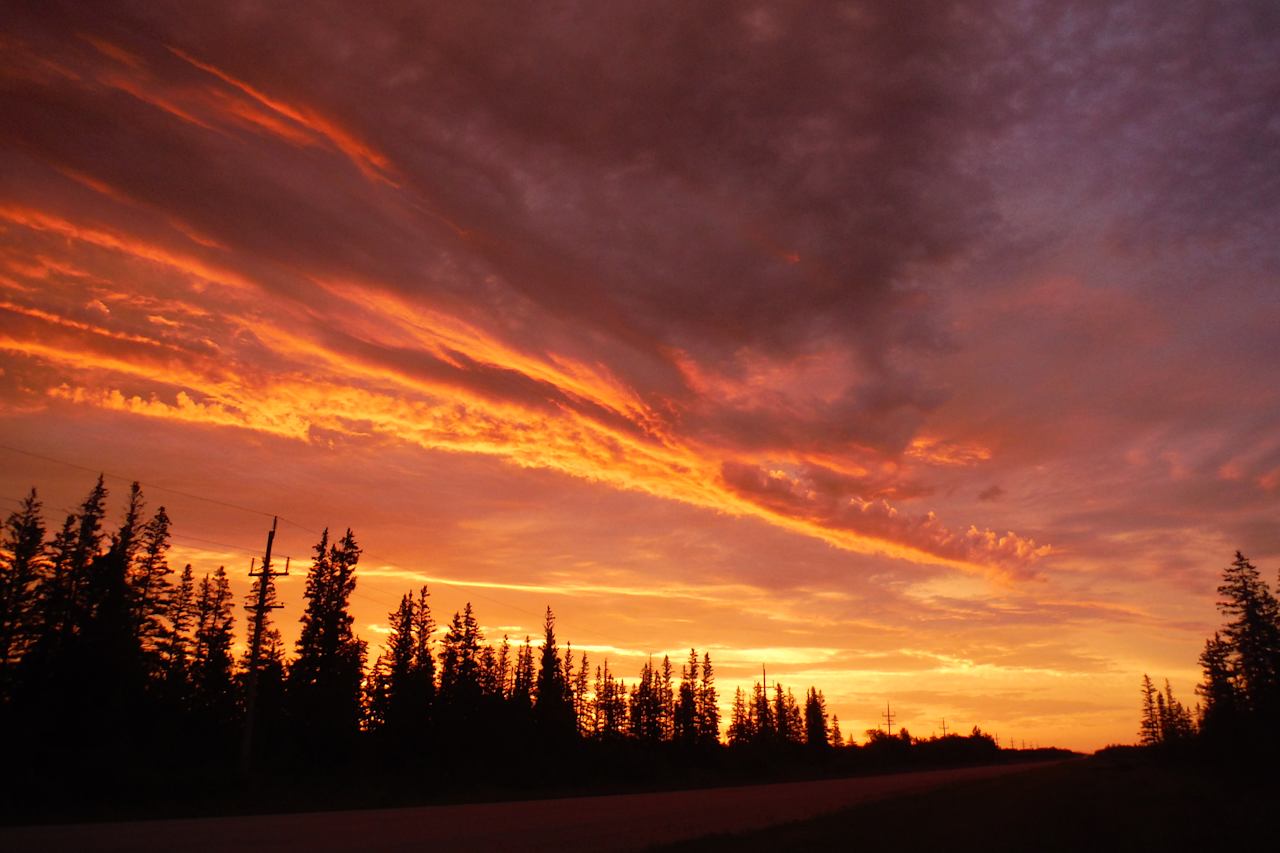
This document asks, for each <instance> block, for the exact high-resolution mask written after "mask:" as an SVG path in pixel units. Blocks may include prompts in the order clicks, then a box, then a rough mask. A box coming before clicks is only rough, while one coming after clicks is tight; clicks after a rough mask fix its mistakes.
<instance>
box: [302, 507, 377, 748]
mask: <svg viewBox="0 0 1280 853" xmlns="http://www.w3.org/2000/svg"><path fill="white" fill-rule="evenodd" d="M359 559H360V548H359V546H358V545H357V544H356V540H355V536H354V535H353V534H352V532H351V531H350V530H348V531H347V532H346V535H344V536H343V537H342V539H341V540H340V541H339V542H338V543H337V544H334V545H330V544H329V533H328V530H326V531H324V533H323V534H322V536H321V538H320V542H319V544H317V545H316V547H315V557H314V559H313V560H312V564H311V569H310V571H308V572H307V583H306V590H305V591H304V593H303V595H304V597H305V598H306V599H307V605H306V608H305V609H304V611H303V614H302V620H301V621H302V631H301V633H300V634H299V637H298V642H297V657H296V659H295V660H294V661H293V663H292V664H291V665H290V667H289V674H288V679H287V692H286V696H287V704H288V709H289V718H290V725H291V727H292V728H293V730H294V731H296V732H297V733H298V737H299V741H300V746H301V748H302V749H303V754H304V755H308V756H313V757H314V758H315V760H323V759H324V758H325V757H328V758H330V759H332V762H333V763H341V762H343V761H346V760H347V759H348V758H349V757H350V754H351V751H352V749H353V746H354V740H355V737H356V734H357V732H358V729H359V725H360V719H361V716H362V710H363V709H362V706H361V689H360V687H361V681H362V679H363V676H364V658H365V644H364V642H363V641H362V640H360V638H358V637H356V636H355V634H354V632H353V630H352V624H353V619H352V616H351V613H350V610H349V603H348V600H349V597H350V595H351V593H352V592H354V591H355V587H356V578H355V569H356V565H357V563H358V562H359Z"/></svg>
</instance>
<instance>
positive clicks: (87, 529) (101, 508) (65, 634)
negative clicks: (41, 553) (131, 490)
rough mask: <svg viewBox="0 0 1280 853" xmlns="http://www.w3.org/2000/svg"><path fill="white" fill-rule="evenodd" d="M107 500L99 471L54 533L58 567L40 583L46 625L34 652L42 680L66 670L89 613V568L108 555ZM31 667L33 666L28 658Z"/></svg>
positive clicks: (37, 675)
mask: <svg viewBox="0 0 1280 853" xmlns="http://www.w3.org/2000/svg"><path fill="white" fill-rule="evenodd" d="M106 500H107V489H106V487H105V486H104V485H103V482H102V477H101V476H99V477H98V482H97V483H96V484H95V485H94V487H93V488H92V489H91V490H90V491H89V494H88V496H87V497H86V498H85V499H84V502H83V503H81V504H80V507H79V509H78V511H77V512H75V513H73V514H71V515H68V516H67V520H66V522H65V523H64V524H63V526H62V529H61V530H60V531H59V533H58V534H57V536H55V537H54V540H53V545H52V548H51V551H52V567H51V568H52V570H51V572H50V576H49V578H48V580H47V581H46V582H45V583H43V584H41V586H40V610H41V612H42V614H43V619H42V624H41V625H40V629H39V636H38V637H37V640H36V644H35V648H33V649H32V650H31V654H30V655H29V657H30V658H31V666H30V669H31V670H32V671H33V674H34V675H35V678H36V680H37V681H40V682H44V681H48V680H50V679H53V680H56V679H57V676H58V673H59V672H60V670H61V663H60V661H59V658H60V656H61V655H62V653H63V650H64V649H65V647H66V645H67V643H68V641H69V640H70V638H71V637H72V636H74V635H75V634H77V633H79V632H80V630H81V629H82V628H83V627H84V623H85V621H86V619H87V617H88V609H89V608H88V605H87V603H86V600H85V595H86V592H85V591H86V588H87V587H88V586H89V574H90V571H89V569H90V567H91V566H92V565H93V563H94V562H95V561H96V560H97V559H98V558H99V557H100V556H101V554H102V540H103V533H102V521H103V518H104V515H105V512H106ZM25 668H28V667H27V665H26V663H25V662H24V669H25Z"/></svg>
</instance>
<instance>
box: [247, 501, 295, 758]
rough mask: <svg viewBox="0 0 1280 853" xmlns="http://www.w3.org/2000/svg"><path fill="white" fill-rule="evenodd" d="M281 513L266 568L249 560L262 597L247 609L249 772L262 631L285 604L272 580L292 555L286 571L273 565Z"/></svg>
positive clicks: (271, 533) (274, 520) (273, 528)
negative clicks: (271, 599)
mask: <svg viewBox="0 0 1280 853" xmlns="http://www.w3.org/2000/svg"><path fill="white" fill-rule="evenodd" d="M278 522H279V518H278V517H272V519H271V530H270V531H268V533H267V550H266V553H265V554H264V555H263V557H262V568H261V569H259V570H258V571H256V572H255V571H254V570H253V562H252V561H250V563H249V577H251V578H257V579H258V586H257V594H258V598H257V601H255V602H254V603H253V604H247V605H245V608H244V609H245V610H248V611H249V612H250V613H252V614H253V635H252V639H251V640H250V641H249V685H248V690H247V691H246V694H247V695H246V697H245V717H244V738H243V740H241V742H240V772H241V774H242V775H244V776H246V777H247V776H248V775H249V771H250V769H252V767H253V727H254V722H255V720H256V717H257V710H258V669H259V667H260V665H261V663H262V632H263V630H264V629H265V628H266V624H267V613H268V612H269V611H271V610H277V609H279V608H281V607H284V605H283V604H270V603H268V596H269V595H270V594H271V590H272V583H271V582H272V580H273V579H275V578H279V577H284V576H286V575H288V574H289V558H288V557H286V558H285V564H284V571H283V572H277V571H274V570H273V569H272V568H271V546H272V545H274V544H275V541H276V524H277V523H278Z"/></svg>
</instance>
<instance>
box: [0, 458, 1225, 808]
mask: <svg viewBox="0 0 1280 853" xmlns="http://www.w3.org/2000/svg"><path fill="white" fill-rule="evenodd" d="M107 499H108V493H107V488H106V487H105V485H104V481H103V478H102V477H99V478H98V480H97V482H96V483H95V484H94V486H93V487H92V489H90V491H89V493H88V495H87V496H86V497H85V498H84V500H83V502H82V503H81V504H79V505H78V507H76V509H75V511H73V512H71V513H70V514H68V515H67V517H66V518H65V520H64V521H63V522H62V524H61V525H59V526H57V527H56V528H55V529H53V531H52V533H50V531H49V529H48V528H47V527H46V522H45V519H44V514H43V508H42V506H41V502H40V500H39V497H38V495H37V492H36V490H35V489H34V488H32V489H31V491H30V493H29V494H28V495H27V496H26V498H25V499H24V500H23V501H21V503H20V505H19V507H18V509H16V510H15V511H13V512H12V513H10V514H9V516H8V518H7V519H6V520H5V522H4V527H3V532H2V534H0V732H3V733H4V734H3V738H4V740H5V744H4V747H5V750H6V752H7V754H8V755H9V756H10V758H11V760H10V762H9V767H10V770H9V772H7V773H6V774H4V788H5V791H4V793H5V794H6V798H5V802H6V805H7V808H8V811H9V814H8V815H6V817H8V818H9V819H13V818H14V817H19V818H21V817H30V816H31V815H32V814H43V813H46V812H48V813H53V814H62V813H69V814H73V815H74V814H78V813H80V812H82V811H84V810H88V811H89V812H92V811H93V809H95V808H96V809H98V810H99V812H101V811H102V810H103V809H104V808H105V809H108V811H109V810H110V809H113V808H121V809H124V810H125V811H127V812H129V813H135V814H136V813H143V814H146V813H149V812H154V813H163V812H165V811H167V810H172V809H174V808H180V807H179V806H177V805H175V803H179V802H181V803H186V804H188V805H189V804H190V802H191V801H192V799H193V798H195V799H199V798H205V799H211V800H213V801H215V802H221V800H220V798H223V799H225V796H226V794H227V792H230V791H248V792H251V793H252V792H256V791H260V790H262V789H263V787H264V786H265V785H269V784H273V783H274V782H279V783H281V785H282V786H283V787H284V788H287V789H288V790H291V791H293V792H294V794H295V795H296V796H298V797H300V800H299V801H298V804H299V805H314V804H315V802H316V801H323V803H324V804H330V805H333V804H355V803H360V802H378V803H381V802H409V801H423V800H431V799H448V798H450V797H455V798H456V797H465V796H467V792H468V791H471V792H476V791H488V792H489V793H488V794H485V795H489V796H501V795H504V794H503V793H502V792H499V793H497V794H495V793H493V792H492V790H491V789H493V788H494V787H495V786H497V787H503V789H504V791H505V792H507V793H509V792H510V790H511V789H515V790H527V789H529V788H541V789H548V788H560V789H565V790H596V789H599V788H600V787H601V786H605V787H608V786H613V787H615V788H616V787H618V786H624V787H625V786H626V785H655V784H656V785H664V784H667V785H670V784H674V785H687V784H707V783H719V782H723V781H726V780H729V781H739V780H753V779H763V778H780V777H787V776H805V775H813V774H815V773H818V774H821V773H849V772H859V771H863V770H877V769H889V768H898V767H905V766H942V765H948V764H959V763H976V762H983V761H994V760H1000V759H1001V756H1002V752H1004V753H1009V752H1010V751H1007V750H1006V751H1002V750H1000V748H999V747H998V745H997V744H996V742H995V740H994V739H993V738H992V737H990V736H989V735H986V734H984V733H983V732H981V731H980V730H978V729H977V728H975V729H974V730H973V731H972V732H971V733H970V734H969V735H968V736H957V735H955V734H951V735H948V736H946V737H942V738H938V737H933V738H928V739H918V738H913V737H911V735H910V734H909V733H908V732H907V731H906V730H905V729H902V730H900V731H899V732H897V733H892V732H885V731H880V730H876V729H873V730H870V731H868V732H867V733H866V735H867V740H866V742H865V743H864V744H862V745H858V744H857V743H856V742H855V739H854V738H853V736H852V735H849V736H848V737H845V736H844V735H843V734H842V733H841V731H840V725H839V720H838V719H836V718H834V717H831V716H829V715H828V712H827V709H826V705H825V700H824V697H823V694H822V691H821V690H819V689H817V688H815V687H810V688H808V689H807V690H806V691H805V692H804V697H803V699H802V700H801V699H798V698H797V697H796V696H795V694H794V693H793V691H792V690H791V689H787V688H784V687H783V685H782V684H781V683H779V682H776V681H775V682H774V683H773V684H772V685H770V684H769V683H768V680H767V675H766V674H765V673H764V672H762V674H761V679H760V680H759V681H757V682H756V683H755V684H754V687H753V689H752V690H750V691H745V692H744V691H742V690H741V689H739V690H737V691H735V695H734V697H733V701H732V704H731V706H729V707H730V710H729V713H728V714H727V715H726V716H727V719H724V720H722V719H721V704H720V697H719V694H718V692H717V688H716V677H715V666H714V662H713V661H712V659H711V656H710V654H709V653H706V652H704V653H702V654H699V653H698V651H697V650H694V649H691V650H690V652H689V656H688V658H687V659H686V660H683V661H680V662H679V663H678V665H677V664H676V663H673V662H672V661H671V660H670V658H669V657H663V659H662V660H661V661H655V660H650V661H647V662H645V663H644V664H643V666H642V668H641V670H640V672H639V673H638V675H637V677H635V678H634V679H633V680H632V681H630V682H629V683H627V682H625V681H624V679H623V678H622V677H621V676H620V675H619V674H618V673H616V672H614V671H613V670H612V669H611V668H610V665H609V661H608V660H607V659H603V660H600V661H599V662H596V661H593V660H592V659H590V658H589V657H588V655H587V654H586V653H582V654H575V653H574V651H573V649H572V646H571V645H570V644H568V643H564V644H563V645H562V643H561V640H560V637H559V636H558V635H557V626H556V620H555V616H554V614H553V613H552V611H551V609H550V608H549V607H548V608H547V610H546V615H545V622H544V626H543V633H542V636H541V638H540V642H539V643H538V644H537V645H536V646H535V645H534V643H533V641H532V639H531V638H529V637H525V638H523V641H522V642H512V641H511V639H510V638H508V637H506V636H504V637H503V638H502V639H501V641H500V642H494V641H491V640H489V639H488V638H486V637H485V636H483V633H482V631H481V629H480V626H479V621H478V619H477V616H476V614H475V612H474V610H473V609H472V607H471V605H470V604H467V605H466V606H465V607H464V608H463V609H462V610H461V611H460V612H456V613H454V614H453V615H452V617H451V618H450V619H449V620H448V623H447V625H446V626H438V625H437V623H436V620H435V616H434V615H433V613H432V610H431V606H430V594H429V591H428V589H427V588H426V587H425V586H424V587H422V588H420V589H416V590H408V591H406V592H405V593H404V594H403V596H402V597H401V599H400V602H399V605H398V607H396V608H395V609H394V610H393V611H392V612H391V613H389V614H388V625H389V628H390V631H389V633H388V634H387V635H386V637H385V641H384V643H383V645H382V648H381V650H380V651H379V652H378V653H377V654H376V656H375V657H373V658H372V660H371V659H370V648H369V646H368V644H367V642H366V641H365V640H363V639H362V638H360V637H359V636H357V634H356V631H355V625H354V620H353V617H352V615H351V611H350V607H349V599H350V597H351V595H352V594H353V592H354V591H355V589H356V585H357V582H358V578H357V569H358V566H359V562H360V556H361V547H360V545H359V543H358V542H357V540H356V537H355V535H354V534H353V533H352V531H350V530H347V531H345V533H343V535H341V536H338V537H330V535H329V533H328V531H325V533H324V534H323V535H322V536H321V537H320V540H319V541H318V542H317V543H316V545H315V547H314V553H313V555H312V559H311V564H310V567H309V568H308V570H307V574H306V583H305V590H304V593H303V598H304V601H305V603H304V605H303V607H302V612H301V616H300V623H301V625H300V630H299V633H298V639H297V641H296V643H295V644H294V648H293V649H292V651H291V652H289V651H288V650H286V648H285V643H284V641H283V640H282V637H281V633H280V631H279V630H278V628H277V627H275V626H274V624H273V622H272V619H271V614H272V612H273V611H275V610H277V609H279V605H278V602H277V596H276V590H275V584H274V579H275V577H277V576H278V572H277V571H276V569H275V568H274V567H273V565H272V564H271V562H270V549H269V548H268V551H267V556H266V559H265V560H264V561H263V563H262V564H260V565H258V566H257V570H256V571H254V572H252V574H253V575H254V578H253V581H254V582H253V587H252V589H251V590H250V591H249V594H248V595H247V596H246V598H245V600H244V602H243V603H241V602H237V601H235V600H234V596H233V594H232V591H231V585H230V581H229V578H228V575H227V572H226V570H225V568H224V567H222V566H219V567H217V568H216V569H214V570H212V571H207V570H206V571H198V570H197V569H196V568H194V567H193V566H191V565H189V564H188V565H184V566H182V567H181V568H180V569H178V568H175V567H174V566H171V565H170V564H169V550H170V538H171V520H170V518H169V516H168V514H167V513H166V511H165V508H164V507H163V506H161V507H159V508H158V509H156V510H155V511H154V512H153V513H148V512H147V508H146V503H145V501H144V497H143V494H142V490H141V488H140V487H139V485H138V484H137V483H134V484H133V485H132V487H131V489H130V490H129V493H128V495H127V498H126V501H125V508H124V512H123V515H122V517H121V518H120V519H119V521H118V523H112V522H111V521H110V520H109V519H108V518H107V514H108V513H107ZM272 535H273V536H274V531H273V534H272ZM238 604H239V605H241V606H240V607H238V606H237V605H238ZM242 611H243V612H244V613H245V615H244V616H243V617H240V618H237V616H238V613H240V612H242ZM237 626H239V627H240V629H241V630H243V631H244V634H243V637H244V643H243V646H244V648H245V651H244V652H243V653H242V654H241V655H239V656H238V658H237V656H236V655H235V654H234V649H235V648H236V647H237V644H236V630H237ZM677 667H678V668H677ZM1218 707H1219V706H1217V705H1215V706H1214V708H1215V711H1216V709H1217V708H1218ZM722 735H723V736H722ZM337 780H342V781H340V782H339V781H337ZM495 780H504V781H502V782H501V783H499V782H495ZM357 788H358V790H357ZM326 792H327V793H326ZM335 792H336V793H335ZM326 796H328V797H331V798H333V799H329V800H326V799H325V797H326ZM308 797H310V798H311V799H308ZM272 802H274V803H275V804H276V805H277V807H278V805H279V803H280V800H279V799H278V798H277V799H275V800H272ZM243 807H245V806H244V802H243V801H240V802H239V805H234V804H233V805H226V803H225V802H223V803H222V805H217V806H215V808H243ZM262 807H264V808H265V807H266V806H262ZM78 810H79V811H78Z"/></svg>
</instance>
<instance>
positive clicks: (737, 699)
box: [728, 687, 756, 746]
mask: <svg viewBox="0 0 1280 853" xmlns="http://www.w3.org/2000/svg"><path fill="white" fill-rule="evenodd" d="M728 734H729V743H730V744H731V745H733V746H743V745H745V744H748V743H752V742H753V741H755V739H756V732H755V726H754V725H753V722H752V719H751V716H750V713H749V711H748V709H747V700H746V696H745V695H744V694H743V692H742V688H741V687H738V688H735V689H734V692H733V710H732V711H731V712H730V715H729V732H728Z"/></svg>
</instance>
